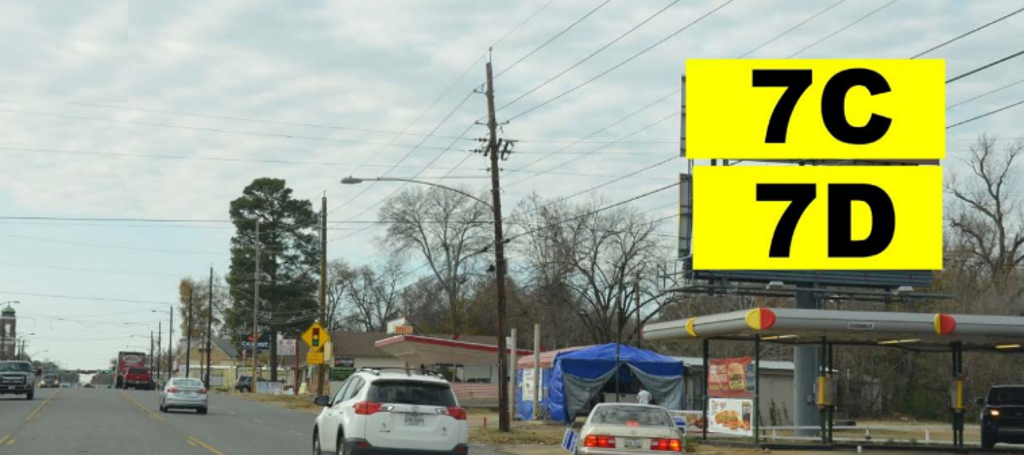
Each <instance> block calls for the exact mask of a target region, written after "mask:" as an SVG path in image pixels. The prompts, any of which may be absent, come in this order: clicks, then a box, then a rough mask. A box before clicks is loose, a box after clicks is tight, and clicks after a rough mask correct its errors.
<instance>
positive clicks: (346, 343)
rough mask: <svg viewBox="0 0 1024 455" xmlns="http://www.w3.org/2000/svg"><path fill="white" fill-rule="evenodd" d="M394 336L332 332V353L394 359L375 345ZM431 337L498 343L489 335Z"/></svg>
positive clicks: (468, 341)
mask: <svg viewBox="0 0 1024 455" xmlns="http://www.w3.org/2000/svg"><path fill="white" fill-rule="evenodd" d="M393 336H395V334H393V333H385V332H349V331H341V330H339V331H332V332H331V345H332V346H333V348H332V351H333V353H334V357H380V358H394V357H395V356H394V355H392V354H390V353H388V352H385V351H383V350H381V349H379V348H377V347H376V346H375V343H377V342H378V341H380V340H383V339H386V338H391V337H393ZM417 336H419V335H417ZM429 337H430V338H437V339H445V340H452V339H457V340H458V341H464V342H467V343H477V344H489V345H495V344H497V343H498V338H497V337H493V336H487V335H462V336H458V337H455V336H453V335H445V334H438V335H429Z"/></svg>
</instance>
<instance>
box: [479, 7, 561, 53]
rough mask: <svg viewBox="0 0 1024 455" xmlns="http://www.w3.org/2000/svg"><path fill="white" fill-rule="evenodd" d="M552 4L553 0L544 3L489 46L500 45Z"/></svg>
mask: <svg viewBox="0 0 1024 455" xmlns="http://www.w3.org/2000/svg"><path fill="white" fill-rule="evenodd" d="M552 3H555V0H551V1H549V2H547V3H545V4H544V6H542V7H540V8H537V11H534V12H533V14H531V15H529V16H527V17H526V19H523V21H522V22H520V23H518V24H516V26H515V27H512V30H509V31H508V33H505V34H504V35H502V36H501V38H498V40H497V41H495V42H494V43H493V44H491V47H498V45H499V44H501V42H502V41H505V39H506V38H508V37H510V36H512V34H513V33H515V32H517V31H519V29H520V28H522V26H524V25H526V23H527V22H530V21H531V20H533V18H535V17H537V15H538V14H540V13H541V12H542V11H544V10H546V9H548V7H549V6H551V4H552Z"/></svg>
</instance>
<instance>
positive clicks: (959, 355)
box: [950, 341, 964, 449]
mask: <svg viewBox="0 0 1024 455" xmlns="http://www.w3.org/2000/svg"><path fill="white" fill-rule="evenodd" d="M950 348H951V349H952V351H953V359H952V360H953V382H952V387H951V390H950V408H952V410H953V448H955V449H963V448H964V406H963V374H964V357H963V343H961V342H959V341H955V342H953V343H950Z"/></svg>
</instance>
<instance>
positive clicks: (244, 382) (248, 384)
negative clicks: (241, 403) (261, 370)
mask: <svg viewBox="0 0 1024 455" xmlns="http://www.w3.org/2000/svg"><path fill="white" fill-rule="evenodd" d="M256 382H267V380H266V379H264V378H256ZM235 391H238V392H242V393H249V392H252V377H251V376H239V377H238V380H237V381H235Z"/></svg>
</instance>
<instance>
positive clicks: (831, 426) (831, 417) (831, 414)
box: [828, 343, 836, 444]
mask: <svg viewBox="0 0 1024 455" xmlns="http://www.w3.org/2000/svg"><path fill="white" fill-rule="evenodd" d="M834 348H835V345H834V344H832V343H829V344H828V377H829V386H830V387H833V386H834V385H835V383H836V378H835V368H833V362H834V361H835V357H834V356H833V354H834V352H835V351H834ZM835 424H836V397H835V396H834V395H833V396H832V402H831V403H829V406H828V443H829V444H834V443H835V440H834V439H832V437H833V436H834V433H835Z"/></svg>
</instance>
